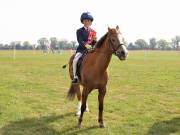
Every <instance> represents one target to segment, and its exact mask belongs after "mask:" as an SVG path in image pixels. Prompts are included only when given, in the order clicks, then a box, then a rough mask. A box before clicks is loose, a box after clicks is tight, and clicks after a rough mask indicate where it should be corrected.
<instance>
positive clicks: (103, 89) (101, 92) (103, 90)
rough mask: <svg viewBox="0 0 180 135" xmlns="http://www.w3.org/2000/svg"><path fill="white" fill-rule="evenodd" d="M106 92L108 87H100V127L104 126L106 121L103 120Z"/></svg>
mask: <svg viewBox="0 0 180 135" xmlns="http://www.w3.org/2000/svg"><path fill="white" fill-rule="evenodd" d="M105 94H106V87H104V88H100V89H99V95H98V101H99V118H98V122H99V127H100V128H104V127H105V125H104V121H103V104H104V103H103V102H104V96H105Z"/></svg>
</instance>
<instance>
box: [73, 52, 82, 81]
mask: <svg viewBox="0 0 180 135" xmlns="http://www.w3.org/2000/svg"><path fill="white" fill-rule="evenodd" d="M81 56H82V53H80V52H78V53H76V55H75V57H74V60H73V76H74V79H73V81H72V83H77V82H78V76H77V74H76V69H77V62H78V60H79V58H80V57H81Z"/></svg>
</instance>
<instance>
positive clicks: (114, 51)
mask: <svg viewBox="0 0 180 135" xmlns="http://www.w3.org/2000/svg"><path fill="white" fill-rule="evenodd" d="M108 41H109V47H110V48H111V50H112V53H113V54H114V55H116V56H117V55H118V54H119V53H120V52H118V49H119V48H120V47H121V46H122V45H124V44H123V43H120V44H119V45H118V46H117V47H115V46H116V45H115V44H114V43H113V41H112V38H111V37H110V36H108Z"/></svg>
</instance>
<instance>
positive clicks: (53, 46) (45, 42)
mask: <svg viewBox="0 0 180 135" xmlns="http://www.w3.org/2000/svg"><path fill="white" fill-rule="evenodd" d="M76 43H77V42H76V41H68V40H66V39H63V40H58V38H56V37H51V38H50V39H48V38H46V37H42V38H40V39H38V40H37V44H31V43H30V42H29V41H24V42H22V41H12V42H10V43H9V44H2V43H0V50H12V49H16V50H48V49H50V50H52V51H54V50H69V49H76V47H77V45H76Z"/></svg>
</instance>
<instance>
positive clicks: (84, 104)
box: [77, 88, 89, 128]
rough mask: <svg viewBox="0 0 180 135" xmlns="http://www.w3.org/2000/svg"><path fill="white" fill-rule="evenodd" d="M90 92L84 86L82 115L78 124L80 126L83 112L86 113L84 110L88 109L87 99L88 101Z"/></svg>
mask: <svg viewBox="0 0 180 135" xmlns="http://www.w3.org/2000/svg"><path fill="white" fill-rule="evenodd" d="M88 94H89V89H87V88H83V92H82V105H81V115H80V117H79V121H78V125H77V127H78V128H80V127H81V122H82V119H83V114H84V111H85V110H86V101H87V97H88Z"/></svg>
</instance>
